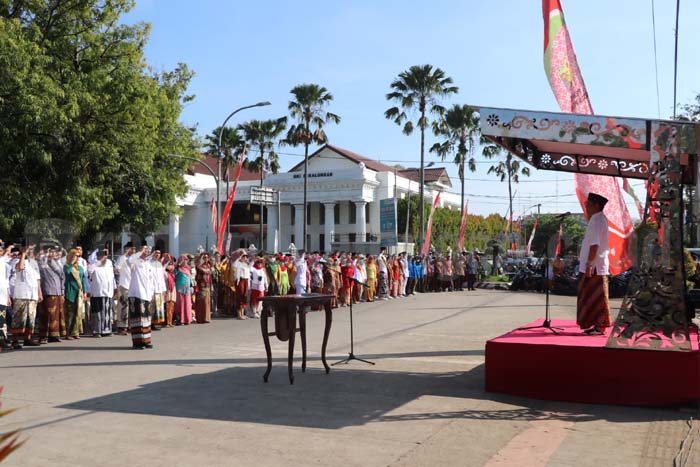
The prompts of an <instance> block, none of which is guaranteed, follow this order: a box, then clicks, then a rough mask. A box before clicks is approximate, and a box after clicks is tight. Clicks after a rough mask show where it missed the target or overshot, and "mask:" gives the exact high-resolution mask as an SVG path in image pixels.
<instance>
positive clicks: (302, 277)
mask: <svg viewBox="0 0 700 467" xmlns="http://www.w3.org/2000/svg"><path fill="white" fill-rule="evenodd" d="M294 266H295V267H296V269H297V275H296V276H295V277H294V289H295V290H296V294H297V295H301V294H305V293H306V273H307V270H308V266H307V264H306V254H305V253H304V251H303V250H300V251H299V256H298V257H297V259H296V261H294Z"/></svg>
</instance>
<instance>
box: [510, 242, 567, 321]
mask: <svg viewBox="0 0 700 467" xmlns="http://www.w3.org/2000/svg"><path fill="white" fill-rule="evenodd" d="M543 266H544V285H545V301H544V321H543V322H542V324H540V325H538V326H526V327H523V328H517V329H516V331H529V330H532V329H549V330H550V331H552V333H554V334H556V335H559V333H558V332H557V331H563V330H564V328H560V327H556V326H552V320H551V318H550V317H549V287H550V280H549V256H547V251H545V252H544V261H543ZM552 274H554V273H552Z"/></svg>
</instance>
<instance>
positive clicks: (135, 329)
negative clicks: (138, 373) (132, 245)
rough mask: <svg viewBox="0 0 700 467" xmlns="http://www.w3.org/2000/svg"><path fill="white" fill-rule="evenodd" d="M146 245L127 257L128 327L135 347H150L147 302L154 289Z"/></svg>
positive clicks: (153, 277) (149, 323)
mask: <svg viewBox="0 0 700 467" xmlns="http://www.w3.org/2000/svg"><path fill="white" fill-rule="evenodd" d="M147 258H148V246H146V245H144V246H143V247H142V248H141V252H140V253H139V254H133V255H131V257H130V258H129V265H130V266H131V278H130V281H129V292H128V295H129V329H130V330H131V341H132V344H133V348H135V349H144V348H145V349H152V348H153V344H151V315H150V310H149V303H150V301H151V299H152V298H153V294H154V293H155V290H156V280H155V275H154V274H153V267H152V266H151V263H150V262H149V261H148V259H147Z"/></svg>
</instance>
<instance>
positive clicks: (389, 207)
mask: <svg viewBox="0 0 700 467" xmlns="http://www.w3.org/2000/svg"><path fill="white" fill-rule="evenodd" d="M379 232H380V234H381V246H387V247H388V246H396V245H397V243H398V237H397V235H396V199H395V198H387V199H382V200H379Z"/></svg>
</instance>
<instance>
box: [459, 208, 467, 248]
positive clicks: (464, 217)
mask: <svg viewBox="0 0 700 467" xmlns="http://www.w3.org/2000/svg"><path fill="white" fill-rule="evenodd" d="M468 210H469V200H467V201H466V202H465V203H464V210H463V211H462V221H461V222H460V223H459V240H458V241H457V249H458V250H459V252H460V253H461V252H463V251H464V232H465V231H466V230H467V211H468Z"/></svg>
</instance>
